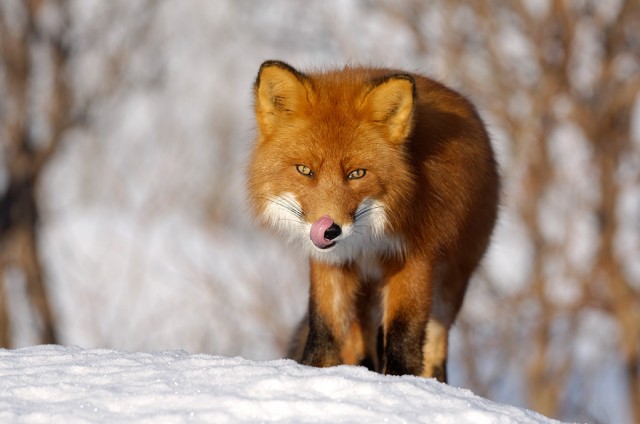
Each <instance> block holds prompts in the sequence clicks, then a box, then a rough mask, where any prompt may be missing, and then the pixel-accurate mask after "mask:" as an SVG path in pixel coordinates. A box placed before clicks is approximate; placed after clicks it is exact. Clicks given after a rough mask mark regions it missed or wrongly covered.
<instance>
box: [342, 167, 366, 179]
mask: <svg viewBox="0 0 640 424" xmlns="http://www.w3.org/2000/svg"><path fill="white" fill-rule="evenodd" d="M366 173H367V170H366V169H356V170H353V171H351V172H350V173H349V175H347V179H349V180H357V179H358V178H362V177H364V175H365V174H366Z"/></svg>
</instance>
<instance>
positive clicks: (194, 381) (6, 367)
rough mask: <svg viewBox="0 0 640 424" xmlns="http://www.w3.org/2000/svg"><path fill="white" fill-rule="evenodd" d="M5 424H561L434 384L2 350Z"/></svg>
mask: <svg viewBox="0 0 640 424" xmlns="http://www.w3.org/2000/svg"><path fill="white" fill-rule="evenodd" d="M0 422H11V423H69V422H72V423H93V422H105V423H106V422H108V423H123V422H140V423H145V422H149V423H181V422H215V423H224V422H233V423H245V422H246V423H256V422H285V423H286V422H291V423H307V422H308V423H311V422H313V423H324V422H326V423H353V422H371V423H374V422H375V423H381V422H387V423H410V422H416V423H421V422H429V423H452V424H453V423H455V424H460V423H474V424H483V423H553V422H558V421H554V420H551V419H548V418H545V417H543V416H542V415H539V414H537V413H535V412H532V411H529V410H525V409H519V408H516V407H513V406H506V405H501V404H498V403H495V402H492V401H489V400H486V399H483V398H481V397H478V396H476V395H474V394H473V393H471V392H470V391H468V390H463V389H457V388H454V387H451V386H448V385H445V384H441V383H438V382H437V381H435V380H432V379H424V378H418V377H413V376H403V377H394V376H383V375H380V374H376V373H373V372H370V371H368V370H367V369H365V368H362V367H351V366H339V367H333V368H323V369H320V368H310V367H305V366H302V365H299V364H297V363H295V362H294V361H291V360H284V359H281V360H272V361H266V362H255V361H251V360H247V359H243V358H240V357H235V358H228V357H222V356H210V355H192V354H188V353H186V352H184V351H163V352H155V353H130V352H124V351H117V350H107V349H100V350H98V349H83V348H79V347H63V346H33V347H28V348H22V349H18V350H0Z"/></svg>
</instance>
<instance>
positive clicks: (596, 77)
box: [375, 0, 640, 422]
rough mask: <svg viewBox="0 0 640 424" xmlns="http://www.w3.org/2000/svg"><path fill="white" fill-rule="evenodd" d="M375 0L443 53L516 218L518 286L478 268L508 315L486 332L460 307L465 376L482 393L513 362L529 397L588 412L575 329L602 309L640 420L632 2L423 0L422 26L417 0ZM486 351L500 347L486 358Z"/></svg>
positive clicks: (588, 377) (555, 409) (635, 16)
mask: <svg viewBox="0 0 640 424" xmlns="http://www.w3.org/2000/svg"><path fill="white" fill-rule="evenodd" d="M375 4H376V5H377V6H382V7H384V8H386V9H387V10H389V12H390V14H392V15H393V16H395V17H396V18H397V19H398V20H399V21H400V22H403V23H404V25H405V26H406V28H408V29H409V30H410V31H411V32H412V34H413V35H414V38H415V40H416V41H415V46H416V53H417V54H422V55H424V54H432V55H433V54H441V55H442V56H443V57H445V61H446V64H447V66H446V72H447V75H448V76H447V80H451V81H456V82H458V83H459V84H460V85H461V86H463V87H465V89H466V90H467V91H468V92H471V93H472V95H473V97H474V98H475V99H477V100H478V101H479V103H480V104H482V105H483V108H484V109H485V110H484V112H486V114H487V115H488V117H489V120H490V122H491V124H492V126H493V127H494V129H496V128H498V129H499V130H500V131H499V134H500V135H501V138H503V139H504V140H506V147H505V148H504V152H503V153H504V155H503V157H502V159H503V162H504V163H503V165H504V171H505V172H504V174H505V175H504V176H505V180H506V181H505V199H504V206H505V208H504V209H505V213H506V214H510V216H512V217H513V219H514V220H516V221H517V222H521V223H522V224H523V226H524V228H525V229H526V236H527V239H528V243H527V244H528V246H530V250H531V252H530V253H531V261H530V264H528V266H527V267H526V268H525V269H522V270H521V271H522V276H521V278H522V279H523V280H524V281H525V284H524V285H523V286H524V288H523V289H521V290H518V289H517V288H516V289H515V290H514V289H510V290H504V289H503V288H504V287H503V286H504V284H498V283H497V282H496V281H494V280H495V278H494V277H493V276H490V275H485V276H484V277H485V278H484V280H485V281H484V282H483V284H484V287H485V288H486V289H487V290H490V291H491V293H493V294H494V295H495V296H496V297H497V298H498V299H499V301H498V302H496V303H495V306H496V308H497V311H498V314H499V316H503V317H509V318H508V319H505V320H504V322H502V323H500V324H499V325H498V326H496V331H495V332H493V333H490V334H488V333H487V331H479V330H478V328H477V324H474V323H473V322H472V321H473V320H474V318H473V317H472V316H470V315H469V314H465V315H464V316H462V317H461V320H460V326H459V328H460V329H461V331H462V334H463V348H462V352H465V364H464V366H465V370H466V375H467V378H468V379H469V381H471V382H472V389H474V390H475V391H476V392H479V393H484V394H485V395H487V396H491V394H492V392H494V391H495V390H497V389H498V387H499V386H500V380H501V378H503V377H504V375H505V370H506V369H514V368H515V369H518V367H524V368H525V369H526V372H524V373H523V375H522V378H523V380H524V381H523V383H522V384H523V386H524V387H525V391H526V394H527V397H526V401H527V403H528V405H529V406H530V407H531V408H533V409H535V410H538V411H540V412H542V413H544V414H546V415H550V416H559V415H563V414H564V415H566V414H572V415H573V416H576V415H578V416H579V415H580V414H582V415H583V416H585V417H586V418H589V417H588V415H589V411H587V410H586V405H588V403H589V402H588V401H587V400H586V397H587V395H588V389H584V387H593V386H594V385H597V384H599V381H598V380H599V379H600V378H601V376H602V375H601V374H598V373H595V372H591V371H593V370H590V371H585V370H584V369H582V370H581V371H578V372H577V374H581V376H580V377H576V370H578V369H579V368H580V367H581V365H580V364H579V358H580V356H581V355H583V354H582V353H581V352H580V349H579V348H578V343H579V337H583V336H584V335H582V336H579V333H584V332H585V330H584V329H582V327H583V326H584V325H585V324H584V323H586V322H591V323H593V321H589V320H588V318H589V317H593V316H594V314H595V315H596V316H598V317H599V318H598V320H599V321H600V324H601V325H599V326H597V327H594V328H593V329H588V330H586V331H587V332H588V331H591V330H592V331H594V333H597V332H599V331H601V329H602V328H603V326H602V324H603V323H606V322H607V321H613V322H615V328H616V332H618V338H617V345H618V355H619V357H620V360H621V361H622V362H623V364H624V366H623V368H624V370H625V372H626V376H625V377H624V378H623V380H624V383H625V385H626V388H625V391H626V393H627V394H628V396H629V399H630V403H631V413H630V415H631V416H632V418H631V419H632V420H634V422H640V401H639V400H640V284H639V283H638V281H637V278H638V275H637V272H636V274H633V271H631V268H632V266H633V262H637V260H638V258H639V257H640V256H639V253H640V252H638V240H637V222H638V221H639V219H638V216H637V213H638V212H637V209H636V211H635V212H632V213H631V215H632V216H631V217H629V213H628V212H626V210H628V209H629V208H628V207H627V209H623V208H625V205H628V203H629V200H628V199H629V198H631V199H633V200H632V202H636V203H637V202H638V197H637V192H636V194H635V197H632V196H631V195H630V193H631V192H632V191H633V190H634V187H637V185H638V183H639V182H640V173H639V166H638V164H639V163H640V162H639V159H640V158H639V151H638V150H639V149H638V141H637V140H636V141H635V144H634V141H633V140H632V111H633V109H634V105H636V104H637V102H638V98H639V97H638V95H639V93H640V36H639V33H638V28H640V2H638V1H635V0H627V1H621V2H617V3H616V2H614V3H611V2H597V1H582V2H575V1H563V0H553V1H549V2H525V1H522V2H521V1H518V2H512V1H485V2H466V1H447V2H437V5H436V4H431V3H430V5H429V8H437V9H438V10H439V11H440V21H441V22H442V25H443V28H441V29H442V32H441V33H440V34H439V35H438V36H437V37H435V38H434V37H431V38H430V36H429V34H428V33H429V27H428V26H427V25H426V22H425V17H426V13H425V5H424V3H423V2H421V1H408V2H400V3H398V2H391V1H386V0H380V1H378V2H376V3H375ZM430 40H435V41H431V42H430ZM636 207H637V206H636ZM634 231H635V236H633V235H630V234H629V233H630V232H634ZM625 241H626V244H625V245H624V246H625V247H622V246H623V244H622V243H623V242H625ZM610 337H615V333H613V334H611V335H610ZM479 352H484V354H479ZM488 352H490V353H491V354H492V355H496V356H497V358H499V359H494V360H493V361H489V362H488V361H487V360H486V357H487V355H488ZM490 363H497V364H500V365H499V366H496V367H494V368H493V369H487V364H490ZM572 379H573V380H572ZM576 379H577V381H576ZM576 384H577V386H578V387H583V388H582V389H580V390H576V391H577V392H578V393H579V394H578V396H583V398H582V399H580V400H578V401H575V400H574V399H572V396H574V395H572V394H571V393H570V392H571V389H570V387H575V386H576ZM572 402H574V403H575V404H577V405H582V406H576V405H573V406H572V405H571V403H572ZM571 408H574V409H581V410H574V411H570V409H571Z"/></svg>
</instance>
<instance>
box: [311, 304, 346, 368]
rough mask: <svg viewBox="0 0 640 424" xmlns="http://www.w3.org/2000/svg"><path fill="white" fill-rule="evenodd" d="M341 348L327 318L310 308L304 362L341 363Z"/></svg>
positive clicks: (318, 363)
mask: <svg viewBox="0 0 640 424" xmlns="http://www.w3.org/2000/svg"><path fill="white" fill-rule="evenodd" d="M340 362H341V360H340V348H339V346H338V343H337V342H336V339H335V337H334V336H333V334H332V333H331V329H330V328H329V325H328V324H327V322H326V320H325V319H324V318H323V317H322V316H321V315H320V314H319V313H317V311H315V308H313V305H311V306H310V308H309V335H308V337H307V343H306V344H305V347H304V353H303V354H302V363H303V364H304V365H311V366H314V367H326V366H332V365H338V364H340Z"/></svg>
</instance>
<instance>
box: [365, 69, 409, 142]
mask: <svg viewBox="0 0 640 424" xmlns="http://www.w3.org/2000/svg"><path fill="white" fill-rule="evenodd" d="M415 97H416V86H415V81H414V79H413V77H411V76H410V75H405V74H397V75H390V76H387V77H384V78H381V79H378V80H376V81H374V83H373V87H372V88H371V90H370V91H369V92H368V93H367V94H366V95H365V98H364V100H363V107H364V108H365V109H364V110H365V112H366V113H368V114H369V116H370V118H371V120H373V121H374V122H378V123H381V124H385V125H386V126H387V131H388V134H387V136H388V138H389V140H390V141H392V142H396V143H399V142H402V141H404V140H405V139H406V138H407V137H408V136H409V134H410V133H411V129H412V127H413V125H412V124H413V105H414V102H415Z"/></svg>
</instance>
